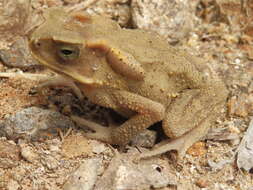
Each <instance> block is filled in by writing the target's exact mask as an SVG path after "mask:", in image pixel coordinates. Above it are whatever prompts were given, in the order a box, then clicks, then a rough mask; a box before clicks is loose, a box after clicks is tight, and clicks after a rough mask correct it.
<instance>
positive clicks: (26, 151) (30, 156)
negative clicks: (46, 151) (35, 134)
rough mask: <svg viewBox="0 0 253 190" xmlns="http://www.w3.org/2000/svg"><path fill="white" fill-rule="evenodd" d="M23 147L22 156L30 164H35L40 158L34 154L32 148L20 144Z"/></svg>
mask: <svg viewBox="0 0 253 190" xmlns="http://www.w3.org/2000/svg"><path fill="white" fill-rule="evenodd" d="M20 147H21V156H22V157H23V158H24V159H25V160H26V161H28V162H30V163H33V162H35V161H36V160H37V159H38V158H39V156H38V154H36V153H35V152H34V150H33V149H32V147H30V146H29V145H26V144H20Z"/></svg>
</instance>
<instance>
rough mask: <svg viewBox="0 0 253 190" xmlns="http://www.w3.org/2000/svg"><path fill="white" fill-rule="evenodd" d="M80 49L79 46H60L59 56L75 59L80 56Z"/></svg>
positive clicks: (66, 59)
mask: <svg viewBox="0 0 253 190" xmlns="http://www.w3.org/2000/svg"><path fill="white" fill-rule="evenodd" d="M79 53H80V50H79V48H78V47H77V46H73V45H72V46H70V45H69V46H66V45H65V46H60V47H59V48H58V56H59V57H60V58H61V59H63V60H65V61H68V60H74V59H77V58H78V57H79Z"/></svg>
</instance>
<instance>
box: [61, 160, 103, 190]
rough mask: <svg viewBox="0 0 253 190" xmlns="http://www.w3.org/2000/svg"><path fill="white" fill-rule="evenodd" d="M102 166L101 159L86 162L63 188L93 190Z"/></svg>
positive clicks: (68, 189) (67, 189) (65, 189)
mask: <svg viewBox="0 0 253 190" xmlns="http://www.w3.org/2000/svg"><path fill="white" fill-rule="evenodd" d="M101 164H102V160H101V159H100V158H91V159H87V160H85V161H84V162H83V163H82V164H81V165H80V167H79V168H78V169H77V170H76V171H75V172H73V173H72V174H71V175H70V177H69V179H68V180H67V182H66V183H65V184H64V186H63V190H92V189H93V188H94V185H95V182H96V180H97V175H98V170H99V167H100V166H101Z"/></svg>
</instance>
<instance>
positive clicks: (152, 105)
mask: <svg viewBox="0 0 253 190" xmlns="http://www.w3.org/2000/svg"><path fill="white" fill-rule="evenodd" d="M110 97H111V98H112V102H113V103H114V104H115V105H114V106H113V107H114V108H115V107H118V108H123V109H128V110H131V111H133V112H136V114H135V115H133V116H132V117H131V118H130V119H128V120H127V121H126V122H125V123H123V124H122V125H120V126H119V127H109V128H105V127H102V126H99V125H98V124H94V123H91V122H89V121H87V120H83V119H80V118H79V119H78V118H77V117H72V118H73V119H74V120H75V121H76V122H77V123H79V124H81V125H85V126H87V127H88V128H90V129H92V130H94V131H95V133H87V134H86V136H87V137H88V138H92V139H97V140H101V141H104V142H107V143H110V144H118V145H124V144H127V143H128V142H129V141H130V140H131V139H132V138H133V137H134V136H135V135H137V134H139V133H140V132H141V131H142V130H144V129H146V128H148V127H149V126H151V125H152V124H154V123H156V122H158V121H161V120H162V119H163V117H164V113H165V108H164V106H163V105H161V104H160V103H157V102H154V101H152V100H150V99H148V98H145V97H142V96H140V95H137V94H133V93H130V92H126V91H114V92H112V94H111V95H110Z"/></svg>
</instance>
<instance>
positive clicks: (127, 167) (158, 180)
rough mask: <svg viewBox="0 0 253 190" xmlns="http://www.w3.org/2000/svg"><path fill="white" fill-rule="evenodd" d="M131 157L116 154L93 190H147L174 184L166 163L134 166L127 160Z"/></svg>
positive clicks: (148, 161)
mask: <svg viewBox="0 0 253 190" xmlns="http://www.w3.org/2000/svg"><path fill="white" fill-rule="evenodd" d="M131 156H133V155H127V154H123V155H119V153H117V155H116V157H114V158H113V159H112V160H111V162H110V165H109V166H108V168H107V169H106V171H105V172H104V173H103V175H102V177H101V178H100V179H99V180H98V182H97V183H96V186H95V188H94V190H101V189H106V190H114V189H120V190H129V189H138V190H148V189H151V188H162V187H167V186H168V185H175V184H176V180H175V178H174V176H173V175H172V174H171V173H170V169H169V165H168V163H167V162H166V161H163V160H161V159H153V160H146V161H142V162H139V163H138V164H134V163H133V162H132V161H131V159H129V158H130V157H131ZM147 174H148V175H147Z"/></svg>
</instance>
